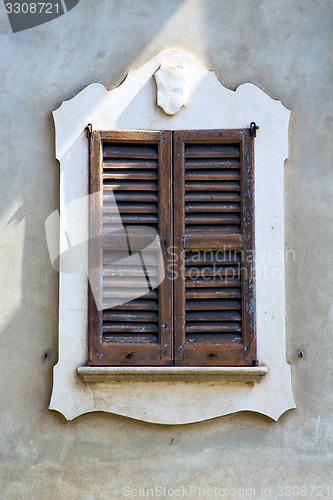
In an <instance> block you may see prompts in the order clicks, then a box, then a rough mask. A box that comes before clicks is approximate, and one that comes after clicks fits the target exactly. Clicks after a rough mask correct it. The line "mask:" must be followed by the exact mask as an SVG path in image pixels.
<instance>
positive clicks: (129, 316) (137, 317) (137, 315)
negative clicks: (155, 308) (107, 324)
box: [103, 310, 158, 323]
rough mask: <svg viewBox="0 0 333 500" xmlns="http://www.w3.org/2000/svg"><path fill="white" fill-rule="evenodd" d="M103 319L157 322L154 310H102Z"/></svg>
mask: <svg viewBox="0 0 333 500" xmlns="http://www.w3.org/2000/svg"><path fill="white" fill-rule="evenodd" d="M103 321H125V322H127V321H134V322H135V321H140V322H141V321H143V322H145V323H157V322H158V314H157V313H155V312H142V311H130V312H128V311H112V310H111V311H109V310H108V311H104V312H103Z"/></svg>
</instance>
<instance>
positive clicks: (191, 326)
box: [185, 321, 242, 333]
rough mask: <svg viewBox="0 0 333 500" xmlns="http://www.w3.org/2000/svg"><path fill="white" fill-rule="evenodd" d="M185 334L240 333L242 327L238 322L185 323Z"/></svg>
mask: <svg viewBox="0 0 333 500" xmlns="http://www.w3.org/2000/svg"><path fill="white" fill-rule="evenodd" d="M185 331H186V333H199V332H200V333H201V332H202V333H209V332H215V333H217V332H218V333H224V332H241V331H242V326H241V324H240V323H239V322H236V321H235V322H233V321H223V322H222V321H220V322H218V321H214V322H213V321H209V322H206V323H205V322H202V323H201V322H200V323H191V322H189V323H187V324H186V327H185Z"/></svg>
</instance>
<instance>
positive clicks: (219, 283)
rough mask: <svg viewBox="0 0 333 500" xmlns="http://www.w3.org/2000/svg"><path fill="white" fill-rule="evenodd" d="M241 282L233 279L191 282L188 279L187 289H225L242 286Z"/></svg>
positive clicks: (202, 279)
mask: <svg viewBox="0 0 333 500" xmlns="http://www.w3.org/2000/svg"><path fill="white" fill-rule="evenodd" d="M240 285H241V281H240V280H238V279H231V278H225V279H204V278H201V279H197V280H190V279H187V280H186V281H185V287H186V288H215V287H219V288H224V287H230V286H240Z"/></svg>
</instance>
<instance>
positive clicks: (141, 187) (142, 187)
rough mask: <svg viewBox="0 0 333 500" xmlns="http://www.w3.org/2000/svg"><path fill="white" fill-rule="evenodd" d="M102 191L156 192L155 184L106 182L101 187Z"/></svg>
mask: <svg viewBox="0 0 333 500" xmlns="http://www.w3.org/2000/svg"><path fill="white" fill-rule="evenodd" d="M103 189H104V190H106V191H107V190H108V189H112V190H114V191H117V190H118V191H155V192H156V191H157V183H156V182H144V181H138V182H127V181H126V182H125V181H122V182H113V181H106V182H105V183H104V186H103Z"/></svg>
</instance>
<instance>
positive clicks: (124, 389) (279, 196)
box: [50, 50, 295, 424]
mask: <svg viewBox="0 0 333 500" xmlns="http://www.w3.org/2000/svg"><path fill="white" fill-rule="evenodd" d="M160 65H167V66H168V65H171V66H177V65H181V66H182V67H183V68H184V75H185V79H186V81H185V84H184V89H185V91H184V92H185V94H186V95H185V102H186V105H185V106H184V107H182V108H181V109H180V110H179V112H178V113H177V114H176V115H174V116H168V115H166V114H165V113H163V111H161V109H160V108H159V107H158V106H157V105H156V85H155V83H154V78H153V75H154V73H155V72H156V70H157V69H158V68H159V67H160ZM53 115H54V120H55V124H56V155H57V158H58V159H59V161H60V211H61V227H62V228H65V227H66V224H68V227H70V221H66V205H67V204H68V203H69V202H71V201H73V200H76V199H78V198H80V197H82V196H85V195H87V193H88V175H87V173H88V143H87V137H86V133H85V127H86V125H87V124H88V123H92V124H93V127H94V128H95V129H100V130H112V129H116V130H136V129H139V130H180V129H217V128H219V129H228V128H229V129H234V128H247V127H249V125H250V123H251V122H252V121H255V122H256V123H257V124H258V125H259V126H260V129H259V131H258V133H257V137H256V140H255V216H256V231H255V236H256V274H257V280H256V297H257V352H258V359H259V362H260V364H261V365H265V366H266V367H267V368H268V373H267V375H266V376H265V377H264V379H263V380H262V382H261V383H260V384H254V385H253V384H237V385H236V386H235V385H234V384H232V383H231V384H225V383H223V384H219V383H213V384H212V383H211V382H199V383H198V384H196V383H195V382H193V383H191V384H188V383H187V382H177V384H174V383H169V382H154V383H153V384H145V383H144V382H138V383H137V384H133V383H131V382H125V381H123V382H121V383H112V382H107V383H88V382H87V383H85V382H84V381H83V380H82V378H81V377H79V376H78V375H77V372H76V371H77V368H78V367H79V366H83V365H84V364H85V362H86V359H87V317H88V315H87V279H86V277H85V276H82V275H73V274H64V273H60V289H59V362H58V364H57V365H56V366H55V367H54V384H53V393H52V398H51V403H50V409H54V410H57V411H60V412H61V413H63V414H64V416H65V417H66V418H67V419H73V418H75V417H76V416H78V415H81V414H83V413H87V412H90V411H106V412H111V413H118V414H120V415H125V416H128V417H132V418H136V419H139V420H146V421H149V422H155V423H166V424H183V423H187V422H195V421H200V420H205V419H208V418H213V417H216V416H221V415H226V414H228V413H232V412H236V411H242V410H251V411H255V412H260V413H263V414H265V415H268V416H270V417H271V418H273V419H275V420H277V419H278V418H279V416H280V415H281V414H282V413H284V412H285V411H286V410H288V409H291V408H295V403H294V399H293V396H292V391H291V370H290V366H289V365H288V364H287V362H286V356H285V292H284V185H283V179H284V172H283V169H284V160H285V158H286V157H287V154H288V124H289V117H290V111H289V110H287V109H286V108H285V107H284V106H283V105H282V104H281V102H279V101H276V100H273V99H272V98H270V97H269V96H268V95H267V94H265V93H264V92H263V91H262V90H260V89H259V88H258V87H256V86H255V85H253V84H250V83H245V84H242V85H240V86H239V87H238V89H237V90H236V91H235V92H234V91H231V90H228V89H226V88H225V87H223V86H222V85H221V84H220V82H219V81H218V80H217V78H216V76H215V74H214V73H213V72H211V71H207V70H206V69H205V68H203V67H202V66H201V65H199V64H198V63H196V62H195V61H194V60H193V59H191V58H190V57H189V56H187V55H186V54H185V53H184V52H182V51H179V50H166V51H163V52H161V53H160V54H158V55H157V56H156V57H154V58H153V59H152V60H150V61H149V62H147V63H146V64H145V65H144V66H143V67H142V68H140V69H138V70H137V71H135V72H133V73H129V75H128V77H127V78H126V80H125V81H124V82H123V83H122V84H121V85H120V86H119V87H117V88H116V89H114V90H111V91H108V90H106V89H105V88H104V87H103V85H101V84H97V83H95V84H91V85H89V87H87V88H85V89H84V90H83V91H82V92H80V93H79V94H78V95H77V96H75V97H74V98H73V99H71V100H70V101H65V102H63V104H62V105H61V106H60V108H58V109H57V110H56V111H54V113H53ZM87 229H88V228H87V217H86V215H85V214H82V218H81V220H78V221H75V235H74V239H75V238H77V239H78V240H80V241H84V240H85V239H87V235H88V230H87ZM66 247H67V238H66V235H65V234H64V231H62V234H61V235H60V248H66ZM86 250H87V249H86ZM277 259H278V260H277ZM272 269H274V272H275V276H274V277H272Z"/></svg>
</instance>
